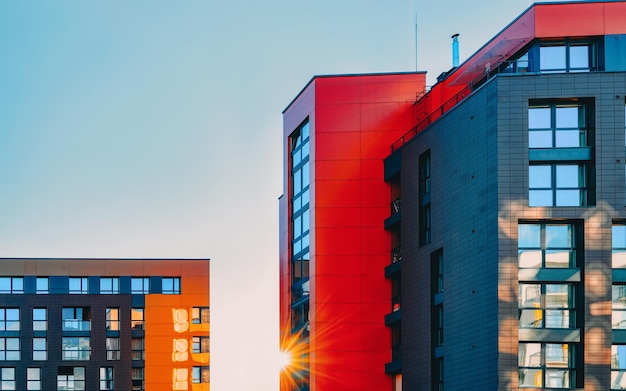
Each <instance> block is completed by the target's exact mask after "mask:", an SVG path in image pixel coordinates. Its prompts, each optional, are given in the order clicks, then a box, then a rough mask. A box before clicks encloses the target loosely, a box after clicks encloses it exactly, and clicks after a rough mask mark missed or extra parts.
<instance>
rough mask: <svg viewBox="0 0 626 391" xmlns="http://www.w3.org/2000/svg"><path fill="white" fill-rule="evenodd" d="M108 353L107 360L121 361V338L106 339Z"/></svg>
mask: <svg viewBox="0 0 626 391" xmlns="http://www.w3.org/2000/svg"><path fill="white" fill-rule="evenodd" d="M106 352H107V360H119V359H120V339H119V338H107V339H106Z"/></svg>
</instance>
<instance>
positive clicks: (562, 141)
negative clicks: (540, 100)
mask: <svg viewBox="0 0 626 391" xmlns="http://www.w3.org/2000/svg"><path fill="white" fill-rule="evenodd" d="M528 129H529V132H528V146H529V147H530V148H577V147H586V146H587V129H586V119H585V110H584V106H583V105H580V104H551V105H545V106H541V105H539V106H531V107H529V108H528Z"/></svg>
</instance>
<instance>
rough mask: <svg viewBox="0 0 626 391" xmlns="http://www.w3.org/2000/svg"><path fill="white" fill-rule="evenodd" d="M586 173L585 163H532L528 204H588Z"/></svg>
mask: <svg viewBox="0 0 626 391" xmlns="http://www.w3.org/2000/svg"><path fill="white" fill-rule="evenodd" d="M586 173H587V167H586V165H584V164H547V165H530V166H529V167H528V185H529V191H528V205H529V206H583V205H586V204H587V186H586V182H587V180H586Z"/></svg>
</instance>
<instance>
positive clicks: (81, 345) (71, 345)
mask: <svg viewBox="0 0 626 391" xmlns="http://www.w3.org/2000/svg"><path fill="white" fill-rule="evenodd" d="M90 356H91V345H90V344H89V337H63V338H62V340H61V358H62V359H63V360H89V358H90Z"/></svg>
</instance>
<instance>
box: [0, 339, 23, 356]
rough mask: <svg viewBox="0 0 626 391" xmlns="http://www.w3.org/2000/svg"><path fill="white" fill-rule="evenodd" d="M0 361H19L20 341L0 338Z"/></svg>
mask: <svg viewBox="0 0 626 391" xmlns="http://www.w3.org/2000/svg"><path fill="white" fill-rule="evenodd" d="M0 360H1V361H19V360H20V339H19V338H0Z"/></svg>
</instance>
